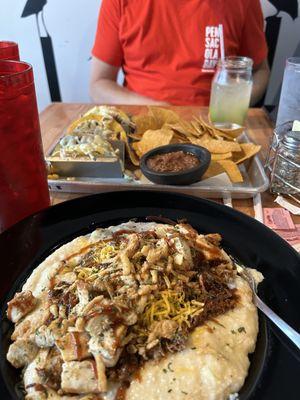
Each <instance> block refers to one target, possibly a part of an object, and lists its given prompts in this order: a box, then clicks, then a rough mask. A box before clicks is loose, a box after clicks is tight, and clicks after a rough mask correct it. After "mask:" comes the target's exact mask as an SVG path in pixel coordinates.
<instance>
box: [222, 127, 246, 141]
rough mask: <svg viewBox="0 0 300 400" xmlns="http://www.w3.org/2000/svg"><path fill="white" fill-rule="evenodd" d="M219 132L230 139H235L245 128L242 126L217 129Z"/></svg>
mask: <svg viewBox="0 0 300 400" xmlns="http://www.w3.org/2000/svg"><path fill="white" fill-rule="evenodd" d="M217 130H218V131H219V132H220V135H221V134H222V133H223V135H226V137H229V138H231V139H236V138H237V137H239V136H240V135H241V134H242V133H243V132H244V130H245V128H244V127H240V128H236V129H219V128H218V129H217Z"/></svg>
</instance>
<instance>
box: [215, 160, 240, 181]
mask: <svg viewBox="0 0 300 400" xmlns="http://www.w3.org/2000/svg"><path fill="white" fill-rule="evenodd" d="M217 163H218V164H220V165H221V167H223V168H224V170H225V172H226V174H227V175H228V176H229V178H230V180H231V182H233V183H240V182H243V181H244V179H243V177H242V174H241V171H240V170H239V168H238V166H237V165H236V164H235V163H234V162H233V161H231V160H219V161H217Z"/></svg>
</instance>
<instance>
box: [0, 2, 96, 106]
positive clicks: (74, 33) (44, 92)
mask: <svg viewBox="0 0 300 400" xmlns="http://www.w3.org/2000/svg"><path fill="white" fill-rule="evenodd" d="M100 3H101V1H100V0H48V2H47V4H46V5H45V7H44V18H45V23H46V26H47V29H48V31H49V33H50V35H51V37H52V43H53V47H54V52H55V58H56V65H57V70H58V78H59V84H60V90H61V95H62V99H63V101H65V102H77V101H78V102H88V101H89V96H88V76H89V67H90V62H89V57H90V51H91V48H92V45H93V40H94V35H95V29H96V23H97V17H98V10H99V6H100ZM25 4H26V1H25V0H0V38H1V39H2V40H13V41H16V42H18V44H19V49H20V56H21V59H22V60H25V61H28V62H30V63H31V64H32V65H33V68H34V75H35V84H36V92H37V98H38V104H39V109H40V110H42V109H43V108H44V107H45V106H47V105H48V104H49V103H50V101H51V100H50V95H49V89H48V84H47V78H46V72H45V67H44V61H43V54H42V49H41V44H40V39H39V35H38V29H37V24H36V20H35V16H34V15H32V16H28V17H26V18H21V14H22V12H23V9H24V6H25Z"/></svg>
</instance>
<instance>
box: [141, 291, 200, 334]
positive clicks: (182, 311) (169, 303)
mask: <svg viewBox="0 0 300 400" xmlns="http://www.w3.org/2000/svg"><path fill="white" fill-rule="evenodd" d="M203 307H204V303H201V302H198V301H196V300H192V301H187V300H186V299H185V294H184V292H176V291H174V290H169V289H168V290H164V291H161V292H159V293H158V297H157V298H156V299H154V300H152V301H149V302H148V303H147V304H146V307H145V310H144V313H143V314H142V316H141V317H142V319H141V325H142V326H143V328H146V329H149V328H150V326H151V325H152V324H153V322H155V321H162V320H166V319H169V320H173V321H176V322H177V323H178V325H179V327H180V328H182V326H183V325H184V324H186V325H187V326H188V327H190V322H189V319H190V318H192V317H195V316H196V315H199V314H200V313H201V312H202V311H203Z"/></svg>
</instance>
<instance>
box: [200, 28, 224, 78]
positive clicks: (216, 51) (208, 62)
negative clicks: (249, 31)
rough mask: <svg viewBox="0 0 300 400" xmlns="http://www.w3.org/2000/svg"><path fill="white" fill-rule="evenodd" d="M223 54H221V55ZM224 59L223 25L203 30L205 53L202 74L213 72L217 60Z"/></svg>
mask: <svg viewBox="0 0 300 400" xmlns="http://www.w3.org/2000/svg"><path fill="white" fill-rule="evenodd" d="M222 53H223V54H222ZM222 57H224V36H223V25H222V24H220V25H218V26H207V27H206V28H205V51H204V63H203V66H202V70H201V71H202V72H214V71H215V67H216V65H217V63H218V60H219V58H222Z"/></svg>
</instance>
